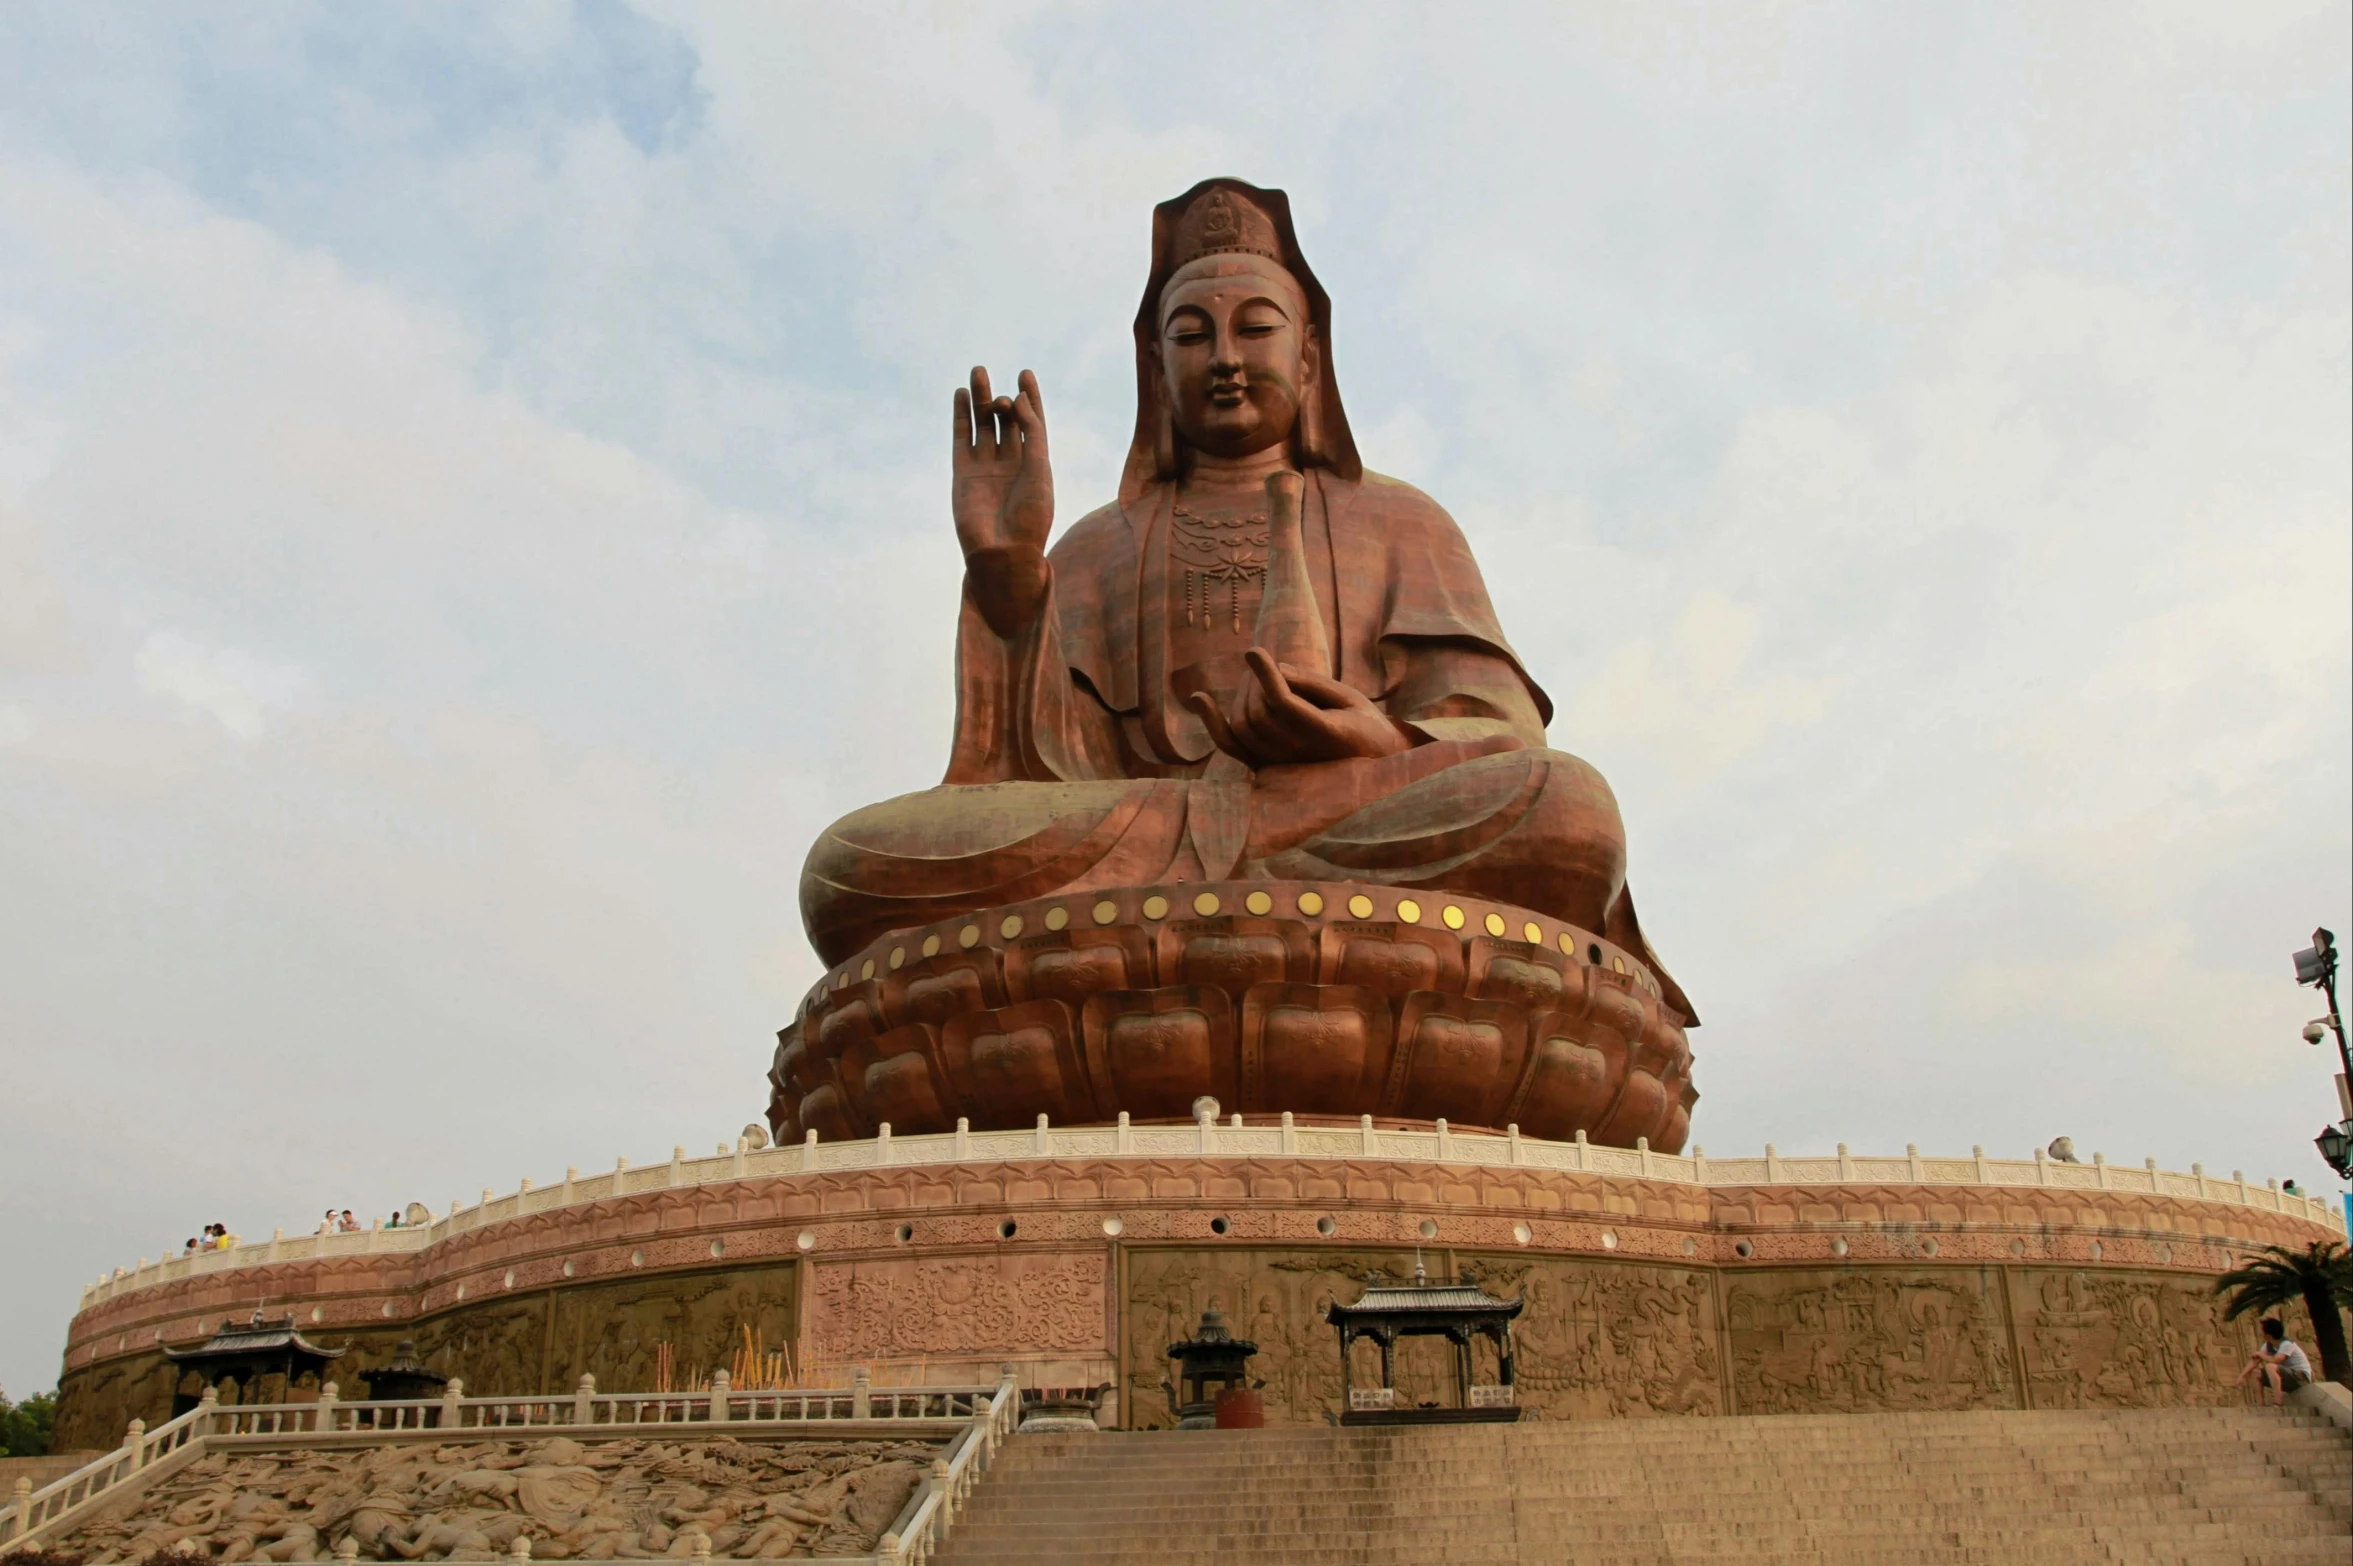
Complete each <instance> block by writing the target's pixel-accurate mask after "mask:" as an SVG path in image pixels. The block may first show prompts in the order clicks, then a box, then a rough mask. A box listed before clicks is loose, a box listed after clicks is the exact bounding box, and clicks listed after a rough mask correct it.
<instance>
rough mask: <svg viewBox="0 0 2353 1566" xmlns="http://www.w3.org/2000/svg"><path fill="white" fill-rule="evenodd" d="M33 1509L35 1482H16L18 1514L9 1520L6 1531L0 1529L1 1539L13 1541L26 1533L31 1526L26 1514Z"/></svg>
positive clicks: (22, 1480)
mask: <svg viewBox="0 0 2353 1566" xmlns="http://www.w3.org/2000/svg"><path fill="white" fill-rule="evenodd" d="M32 1509H33V1481H32V1480H30V1479H19V1480H18V1481H17V1482H16V1513H15V1515H14V1516H12V1517H10V1518H9V1519H8V1526H7V1527H6V1528H5V1529H0V1539H13V1538H15V1537H16V1536H17V1535H18V1534H20V1533H22V1532H24V1531H25V1529H26V1528H27V1527H28V1526H29V1525H30V1524H29V1520H28V1518H27V1517H26V1515H25V1514H26V1513H28V1512H30V1511H31V1510H32Z"/></svg>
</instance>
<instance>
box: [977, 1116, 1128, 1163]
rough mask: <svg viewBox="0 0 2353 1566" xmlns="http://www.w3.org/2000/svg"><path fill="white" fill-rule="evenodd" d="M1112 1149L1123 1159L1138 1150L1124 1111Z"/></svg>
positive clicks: (1113, 1138) (1112, 1140) (1113, 1135)
mask: <svg viewBox="0 0 2353 1566" xmlns="http://www.w3.org/2000/svg"><path fill="white" fill-rule="evenodd" d="M959 1134H961V1133H959ZM1111 1148H1112V1151H1113V1152H1115V1153H1117V1154H1118V1155H1119V1156H1120V1157H1122V1158H1125V1157H1126V1156H1127V1155H1128V1154H1130V1153H1132V1152H1134V1151H1135V1150H1136V1142H1135V1133H1134V1132H1133V1131H1131V1130H1130V1129H1129V1128H1128V1123H1127V1111H1126V1110H1124V1109H1123V1110H1121V1111H1120V1112H1119V1128H1118V1129H1117V1130H1115V1131H1113V1132H1112V1133H1111ZM959 1150H961V1149H959Z"/></svg>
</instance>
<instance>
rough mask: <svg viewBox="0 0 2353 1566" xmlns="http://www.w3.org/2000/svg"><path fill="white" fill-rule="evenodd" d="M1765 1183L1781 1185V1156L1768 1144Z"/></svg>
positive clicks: (1579, 1135) (1583, 1135)
mask: <svg viewBox="0 0 2353 1566" xmlns="http://www.w3.org/2000/svg"><path fill="white" fill-rule="evenodd" d="M1577 1140H1578V1142H1579V1143H1580V1144H1581V1143H1583V1142H1584V1140H1585V1134H1584V1133H1583V1132H1581V1131H1580V1132H1579V1133H1577ZM1765 1183H1766V1184H1767V1185H1779V1184H1780V1183H1781V1154H1780V1153H1779V1152H1778V1151H1777V1150H1776V1149H1775V1148H1774V1146H1773V1144H1772V1143H1770V1142H1767V1143H1766V1144H1765Z"/></svg>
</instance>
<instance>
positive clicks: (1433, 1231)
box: [1421, 1218, 1438, 1240]
mask: <svg viewBox="0 0 2353 1566" xmlns="http://www.w3.org/2000/svg"><path fill="white" fill-rule="evenodd" d="M1421 1233H1422V1238H1423V1239H1425V1240H1435V1239H1436V1238H1438V1221H1437V1220H1436V1219H1435V1218H1424V1219H1423V1220H1422V1230H1421Z"/></svg>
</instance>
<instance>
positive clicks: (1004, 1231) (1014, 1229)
mask: <svg viewBox="0 0 2353 1566" xmlns="http://www.w3.org/2000/svg"><path fill="white" fill-rule="evenodd" d="M1020 1231H1021V1225H1019V1224H1017V1223H1015V1222H1014V1221H1013V1220H1012V1219H1010V1218H1008V1219H1006V1220H1005V1221H1004V1222H1003V1223H1001V1224H999V1225H997V1238H998V1239H1000V1240H1010V1239H1012V1238H1013V1236H1014V1235H1016V1234H1018V1233H1019V1232H1020Z"/></svg>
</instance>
